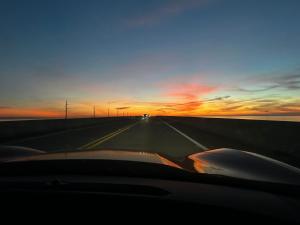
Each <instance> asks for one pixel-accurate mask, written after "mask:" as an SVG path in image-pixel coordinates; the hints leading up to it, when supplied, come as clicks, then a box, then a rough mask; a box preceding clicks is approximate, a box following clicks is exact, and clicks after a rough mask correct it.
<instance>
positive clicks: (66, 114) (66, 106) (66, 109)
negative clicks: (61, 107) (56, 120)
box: [65, 100, 68, 119]
mask: <svg viewBox="0 0 300 225" xmlns="http://www.w3.org/2000/svg"><path fill="white" fill-rule="evenodd" d="M65 119H68V100H66V105H65Z"/></svg>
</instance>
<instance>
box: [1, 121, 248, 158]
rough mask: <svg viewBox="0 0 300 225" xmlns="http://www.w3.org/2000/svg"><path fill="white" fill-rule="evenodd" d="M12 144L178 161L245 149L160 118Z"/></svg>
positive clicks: (104, 125)
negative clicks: (125, 152)
mask: <svg viewBox="0 0 300 225" xmlns="http://www.w3.org/2000/svg"><path fill="white" fill-rule="evenodd" d="M7 144H9V145H15V146H26V147H31V148H35V149H40V150H43V151H46V152H53V151H74V150H88V149H116V150H134V151H147V152H156V153H160V154H162V155H164V156H167V157H170V158H172V159H174V160H183V159H184V157H185V156H186V155H188V154H191V153H195V152H200V151H204V150H207V149H214V148H221V147H232V148H238V149H245V147H246V146H242V145H240V144H238V143H236V142H235V141H230V140H225V139H224V138H222V137H218V136H216V135H212V134H208V133H205V132H201V131H199V130H197V129H196V130H194V129H192V128H191V127H184V126H182V125H180V124H176V123H172V122H170V121H168V122H166V121H164V120H162V119H160V118H155V117H151V118H148V119H142V118H139V119H132V120H128V119H126V120H125V119H124V120H118V121H108V122H106V123H101V124H99V125H97V126H91V127H85V128H77V129H73V130H67V131H63V132H57V133H53V134H48V135H44V136H39V137H32V138H27V139H23V140H16V141H12V142H10V143H7Z"/></svg>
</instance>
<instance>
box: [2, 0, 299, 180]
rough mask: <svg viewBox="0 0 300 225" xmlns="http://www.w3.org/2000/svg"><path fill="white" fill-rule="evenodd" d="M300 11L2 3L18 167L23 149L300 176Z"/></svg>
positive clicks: (182, 0) (9, 122)
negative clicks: (285, 170) (274, 169)
mask: <svg viewBox="0 0 300 225" xmlns="http://www.w3.org/2000/svg"><path fill="white" fill-rule="evenodd" d="M299 7H300V2H299V1H294V0H282V1H272V2H271V1H268V0H261V1H251V0H249V1H238V0H226V1H225V0H163V1H162V0H151V1H150V0H149V1H140V0H126V1H123V0H113V1H108V0H103V1H101V0H78V1H71V0H27V1H22V0H2V1H1V7H0V29H1V30H0V32H1V35H0V145H1V147H2V148H5V151H6V153H5V158H6V159H8V158H10V157H11V158H13V157H14V159H15V158H16V156H18V154H19V150H18V153H14V154H13V153H12V152H13V151H12V150H11V149H14V147H12V146H16V147H23V149H22V150H20V152H23V150H24V151H27V150H26V148H31V150H30V151H31V152H30V151H29V150H28V151H29V152H30V153H28V152H27V153H28V154H29V155H31V154H33V152H34V153H39V154H45V153H54V152H65V151H68V152H74V151H75V152H77V151H87V150H102V151H104V150H105V151H108V152H109V154H111V155H113V159H124V154H121V153H119V154H118V151H124V152H128V155H129V156H130V157H133V158H134V159H135V160H137V161H139V160H140V161H142V160H143V161H144V162H149V161H150V162H156V163H165V164H167V165H175V167H176V168H177V167H178V168H182V167H185V164H184V162H186V161H187V160H195V162H193V163H194V164H193V165H194V167H195V168H194V169H195V171H197V172H199V173H209V172H210V171H213V172H212V173H219V172H218V171H220V170H222V169H224V168H225V169H224V171H227V172H228V173H227V172H224V171H223V172H222V174H225V175H226V174H229V175H230V176H237V177H243V174H246V175H247V176H246V177H257V174H259V173H260V171H261V172H262V171H263V170H264V173H263V176H264V177H268V176H269V174H268V172H266V170H265V169H264V168H265V167H264V166H263V165H265V164H264V163H267V162H268V163H273V164H274V165H275V164H276V166H278V167H282V168H283V167H284V168H290V167H289V166H288V165H285V164H281V163H279V162H276V161H273V160H271V159H275V160H278V161H280V162H283V163H286V164H289V165H291V166H293V168H292V169H293V171H296V170H295V169H296V168H299V167H300V153H299V146H300V140H299V134H300V126H299V125H300V123H299V122H300V47H299V40H300V38H299V37H300V26H299V21H300V13H299ZM7 146H10V147H9V151H8V150H7V149H8V148H7ZM224 148H227V150H226V149H225V150H224ZM33 149H35V150H39V151H34V150H33ZM215 149H223V150H220V151H219V150H218V151H215ZM228 149H232V151H231V150H230V151H229V150H228ZM211 150H213V151H212V152H210V151H211ZM3 151H4V150H3ZM112 151H115V153H112ZM241 151H244V153H245V154H247V155H246V156H245V155H243V154H244V153H243V152H241ZM7 152H8V153H7ZM41 152H43V153H41ZM132 152H135V153H136V152H138V153H139V154H141V152H145V155H139V156H137V155H134V156H133V155H131V154H132ZM207 152H209V153H207ZM247 152H250V153H251V154H250V153H247ZM146 153H147V154H148V153H155V154H156V155H152V156H150V155H147V154H146ZM196 153H203V154H200V155H196V156H195V155H193V156H192V157H191V155H192V154H196ZM204 153H205V154H204ZM252 153H255V154H252ZM3 154H4V153H3ZM3 154H2V153H1V148H0V155H3ZM97 154H98V153H97ZM97 154H95V155H97ZM107 154H108V153H107ZM111 155H109V157H111ZM128 155H127V156H128ZM22 156H24V155H22ZM60 156H61V155H56V156H55V157H54V156H53V158H57V157H60ZM127 156H126V157H127ZM72 157H73V156H72ZM74 157H75V156H74ZM76 157H84V156H82V155H76ZM101 157H103V156H101ZM105 157H107V155H105ZM130 157H129V158H130ZM0 158H1V157H0ZM269 158H271V159H269ZM47 159H49V158H47ZM126 159H128V158H126ZM147 160H148V161H147ZM252 160H253V161H252ZM173 163H175V164H173ZM273 164H272V165H273ZM243 165H245V166H243ZM246 165H247V166H246ZM211 166H215V168H218V169H214V170H212V167H211ZM254 167H255V169H254ZM294 167H296V168H294ZM266 168H267V166H266ZM252 169H253V170H252ZM292 169H291V170H292ZM240 171H244V172H243V173H240ZM280 171H281V170H280ZM298 172H299V171H298ZM252 173H253V174H254V175H253V174H252ZM249 174H250V175H249Z"/></svg>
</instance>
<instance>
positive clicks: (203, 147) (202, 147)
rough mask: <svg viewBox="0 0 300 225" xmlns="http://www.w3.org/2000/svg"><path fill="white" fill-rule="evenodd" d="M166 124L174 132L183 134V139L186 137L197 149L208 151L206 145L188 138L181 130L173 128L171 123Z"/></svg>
mask: <svg viewBox="0 0 300 225" xmlns="http://www.w3.org/2000/svg"><path fill="white" fill-rule="evenodd" d="M163 122H164V124H166V125H167V126H168V127H170V128H172V129H173V130H175V131H176V132H177V133H179V134H181V135H182V136H183V137H185V138H186V139H188V140H189V141H190V142H192V143H194V144H195V145H196V146H197V147H199V148H201V149H202V150H205V151H206V150H208V148H207V147H205V146H204V145H202V144H200V143H199V142H198V141H195V140H194V139H193V138H191V137H189V136H187V135H186V134H185V133H183V132H181V131H180V130H178V129H176V128H175V127H173V126H172V125H170V124H169V123H167V122H165V121H163Z"/></svg>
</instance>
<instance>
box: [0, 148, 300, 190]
mask: <svg viewBox="0 0 300 225" xmlns="http://www.w3.org/2000/svg"><path fill="white" fill-rule="evenodd" d="M9 150H10V151H13V148H12V147H10V148H9ZM16 151H17V152H18V154H19V156H17V155H16V154H12V157H11V158H9V157H8V156H7V154H6V157H5V158H4V159H3V160H1V154H0V161H2V163H3V164H12V163H20V162H21V163H22V162H23V163H24V162H28V163H30V162H41V161H47V162H51V161H60V162H62V161H68V162H70V161H75V160H81V161H82V160H83V161H86V160H94V161H95V160H99V161H111V162H112V161H113V162H121V161H123V162H139V163H146V164H154V165H155V164H158V165H162V166H167V167H172V168H176V169H179V170H184V171H189V172H193V173H200V174H212V175H222V176H227V177H234V178H242V179H247V180H255V181H267V182H273V183H287V184H297V185H300V170H299V169H298V168H296V167H293V166H291V165H288V164H285V163H283V162H280V161H277V160H274V159H271V158H268V157H265V156H262V155H259V154H255V153H250V152H246V151H240V150H235V149H226V148H222V149H216V150H209V151H204V152H198V153H195V154H192V155H189V156H187V157H186V160H184V161H183V162H173V161H172V160H171V159H168V158H166V157H163V156H161V155H160V154H158V153H151V152H141V151H124V150H89V151H71V152H54V153H42V152H41V151H33V150H32V149H25V148H20V149H18V148H17V147H16ZM0 152H1V148H0ZM29 154H31V155H29ZM41 165H43V164H41Z"/></svg>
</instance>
